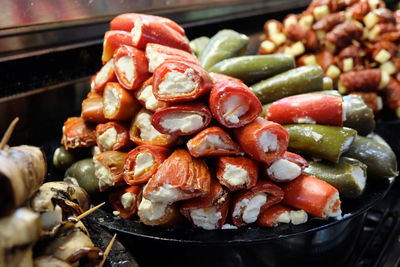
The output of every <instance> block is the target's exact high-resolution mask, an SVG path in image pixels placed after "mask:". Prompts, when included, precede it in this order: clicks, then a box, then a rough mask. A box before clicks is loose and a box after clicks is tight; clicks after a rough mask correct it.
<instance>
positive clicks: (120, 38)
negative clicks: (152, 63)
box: [101, 31, 132, 64]
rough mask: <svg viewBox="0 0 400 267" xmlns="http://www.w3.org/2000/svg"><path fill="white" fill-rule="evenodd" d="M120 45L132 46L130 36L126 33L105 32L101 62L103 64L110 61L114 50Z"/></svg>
mask: <svg viewBox="0 0 400 267" xmlns="http://www.w3.org/2000/svg"><path fill="white" fill-rule="evenodd" d="M122 45H128V46H132V36H131V34H130V33H129V32H126V31H107V32H106V33H105V34H104V41H103V54H102V55H101V60H102V61H103V64H104V63H106V62H107V61H109V60H110V59H112V57H113V55H114V52H115V50H117V49H118V48H119V47H121V46H122Z"/></svg>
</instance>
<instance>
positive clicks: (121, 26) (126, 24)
mask: <svg viewBox="0 0 400 267" xmlns="http://www.w3.org/2000/svg"><path fill="white" fill-rule="evenodd" d="M139 17H144V18H147V19H150V20H157V21H160V22H162V23H165V24H166V25H167V26H168V27H170V28H171V29H173V30H175V31H176V32H178V33H179V34H181V35H185V30H184V29H183V28H182V27H181V26H179V24H177V23H176V22H174V21H172V20H170V19H167V18H164V17H159V16H153V15H147V14H139V13H125V14H121V15H118V16H116V17H115V18H113V19H112V20H111V22H110V28H111V30H121V31H127V32H130V31H131V30H132V28H133V27H134V26H135V22H136V20H137V19H138V18H139Z"/></svg>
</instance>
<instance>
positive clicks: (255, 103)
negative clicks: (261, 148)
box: [209, 73, 262, 128]
mask: <svg viewBox="0 0 400 267" xmlns="http://www.w3.org/2000/svg"><path fill="white" fill-rule="evenodd" d="M211 76H212V78H213V80H214V82H215V83H214V86H213V88H212V89H211V93H210V98H209V106H210V109H211V112H212V114H213V116H214V118H215V119H216V120H217V121H218V122H219V123H220V124H222V125H223V126H225V127H227V128H239V127H242V126H244V125H246V124H248V123H250V122H252V121H254V120H255V119H256V118H257V117H258V116H259V115H260V113H261V111H262V105H261V102H260V100H258V98H257V97H256V96H255V95H254V93H253V92H252V91H251V90H250V89H249V88H248V87H247V86H246V85H245V84H244V83H243V82H241V81H240V80H238V79H235V78H232V77H229V76H226V75H223V74H216V73H212V74H211Z"/></svg>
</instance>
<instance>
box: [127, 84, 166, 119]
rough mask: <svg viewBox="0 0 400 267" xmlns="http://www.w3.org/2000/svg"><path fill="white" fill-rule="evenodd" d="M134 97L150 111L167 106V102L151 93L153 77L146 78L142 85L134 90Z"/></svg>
mask: <svg viewBox="0 0 400 267" xmlns="http://www.w3.org/2000/svg"><path fill="white" fill-rule="evenodd" d="M135 96H136V99H137V100H139V102H140V104H142V106H143V107H145V108H146V109H147V110H150V111H153V112H154V111H157V110H159V109H162V108H165V107H167V106H168V104H167V103H165V102H162V101H160V100H157V99H156V97H155V96H154V94H153V77H150V78H148V79H147V80H146V81H145V82H144V83H143V84H142V87H141V88H140V89H139V90H137V91H135Z"/></svg>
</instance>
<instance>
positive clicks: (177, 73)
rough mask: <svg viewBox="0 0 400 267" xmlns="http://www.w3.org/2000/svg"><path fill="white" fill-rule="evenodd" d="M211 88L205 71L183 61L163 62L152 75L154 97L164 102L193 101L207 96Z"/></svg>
mask: <svg viewBox="0 0 400 267" xmlns="http://www.w3.org/2000/svg"><path fill="white" fill-rule="evenodd" d="M177 80H178V81H177ZM212 86H213V82H212V79H211V77H210V75H209V74H208V72H207V71H206V70H205V69H203V68H202V67H201V66H200V65H199V64H196V63H193V62H188V61H185V60H183V59H180V60H177V59H169V60H165V61H164V63H162V64H161V65H160V66H158V67H157V68H156V69H155V71H154V74H153V93H154V96H155V97H156V98H157V99H158V100H160V101H164V102H182V101H193V100H195V99H197V98H199V97H201V96H203V95H205V94H207V93H208V92H209V91H210V90H211V87H212Z"/></svg>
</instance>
